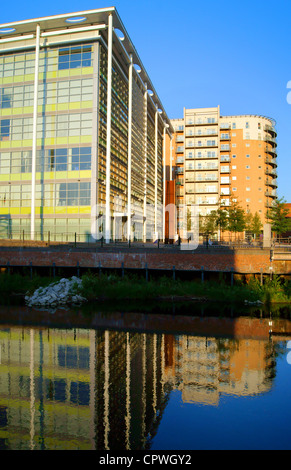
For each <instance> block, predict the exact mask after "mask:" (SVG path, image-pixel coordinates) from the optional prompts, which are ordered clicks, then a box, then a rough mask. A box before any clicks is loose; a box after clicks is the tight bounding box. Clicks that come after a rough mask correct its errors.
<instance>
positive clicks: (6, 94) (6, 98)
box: [0, 88, 12, 109]
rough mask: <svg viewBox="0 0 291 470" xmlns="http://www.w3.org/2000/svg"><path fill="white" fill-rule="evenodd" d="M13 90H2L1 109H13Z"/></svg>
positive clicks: (0, 97)
mask: <svg viewBox="0 0 291 470" xmlns="http://www.w3.org/2000/svg"><path fill="white" fill-rule="evenodd" d="M11 90H12V89H11V88H2V89H1V90H0V109H7V108H11V101H12V96H11Z"/></svg>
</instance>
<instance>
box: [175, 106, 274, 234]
mask: <svg viewBox="0 0 291 470" xmlns="http://www.w3.org/2000/svg"><path fill="white" fill-rule="evenodd" d="M172 124H173V127H174V129H175V133H174V136H173V139H172V146H171V147H172V148H171V153H172V162H171V163H172V170H170V171H169V174H170V180H175V183H176V191H175V192H176V195H175V199H176V205H177V208H178V209H177V210H178V229H179V206H181V205H182V206H183V205H186V206H188V205H191V204H199V212H200V213H201V215H206V214H209V213H210V212H211V211H213V210H216V209H217V208H218V207H219V205H220V204H221V205H225V206H229V204H230V199H231V198H234V199H235V200H237V201H238V202H239V204H240V205H241V206H242V207H243V208H244V210H245V211H246V212H250V213H252V214H254V213H255V212H257V213H258V214H259V215H260V218H261V221H262V222H263V223H264V222H266V214H267V211H268V208H269V207H270V206H271V205H272V202H273V201H274V200H275V199H276V197H277V194H276V188H277V182H276V178H277V172H276V168H277V162H276V157H277V152H276V147H277V143H276V136H277V133H276V130H275V122H274V121H273V120H272V119H270V118H267V117H264V116H258V115H244V116H221V114H220V108H219V106H218V107H214V108H197V109H185V108H184V116H183V119H174V120H172Z"/></svg>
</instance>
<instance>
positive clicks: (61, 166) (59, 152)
mask: <svg viewBox="0 0 291 470" xmlns="http://www.w3.org/2000/svg"><path fill="white" fill-rule="evenodd" d="M55 162H56V171H67V169H68V150H67V149H56V151H55Z"/></svg>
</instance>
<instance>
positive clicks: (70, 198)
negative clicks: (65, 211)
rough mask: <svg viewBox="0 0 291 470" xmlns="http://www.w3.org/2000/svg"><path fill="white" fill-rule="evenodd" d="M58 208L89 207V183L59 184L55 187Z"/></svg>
mask: <svg viewBox="0 0 291 470" xmlns="http://www.w3.org/2000/svg"><path fill="white" fill-rule="evenodd" d="M56 192H57V205H58V206H89V205H90V195H91V183H87V182H86V183H85V182H82V183H79V182H78V183H59V184H57V185H56Z"/></svg>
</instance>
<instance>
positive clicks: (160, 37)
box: [0, 0, 291, 202]
mask: <svg viewBox="0 0 291 470" xmlns="http://www.w3.org/2000/svg"><path fill="white" fill-rule="evenodd" d="M108 6H115V7H116V8H117V10H118V13H119V15H120V16H121V19H122V21H123V23H124V25H125V27H126V29H127V32H128V34H129V35H130V37H131V39H132V41H133V43H134V45H135V47H136V49H137V51H138V54H139V56H140V58H141V60H142V62H143V64H144V66H145V68H146V70H147V72H148V74H149V75H150V77H151V79H152V82H153V84H154V86H155V89H156V91H157V93H158V95H159V97H160V99H161V101H162V103H163V105H164V108H165V110H166V112H167V114H168V116H169V117H170V118H179V117H182V116H183V108H184V107H186V108H194V107H195V108H196V107H208V106H217V105H220V110H221V114H223V115H230V114H261V115H265V116H269V117H272V118H274V119H275V120H276V123H277V124H276V128H277V132H278V186H279V187H278V195H279V197H284V198H285V199H286V201H287V202H291V180H290V162H289V158H290V150H291V61H290V51H291V34H290V17H291V2H290V1H289V0H277V2H274V1H270V0H264V1H262V0H257V1H256V2H254V1H253V0H252V1H250V0H244V2H234V1H229V0H224V1H223V2H217V0H208V1H207V2H202V1H200V2H198V1H196V0H180V1H173V0H155V1H154V0H115V1H114V0H112V1H106V0H100V1H93V0H83V1H82V2H79V1H76V0H70V1H68V0H62V1H61V2H60V1H56V0H50V2H38V3H36V2H32V1H26V2H22V1H20V0H15V1H14V2H12V3H10V2H2V5H1V13H0V23H8V22H11V21H20V20H24V19H29V18H36V17H41V16H48V15H57V14H61V13H70V12H75V11H82V10H91V9H96V8H103V7H108ZM289 81H290V88H287V84H288V82H289ZM288 92H290V104H288V102H287V94H288Z"/></svg>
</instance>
